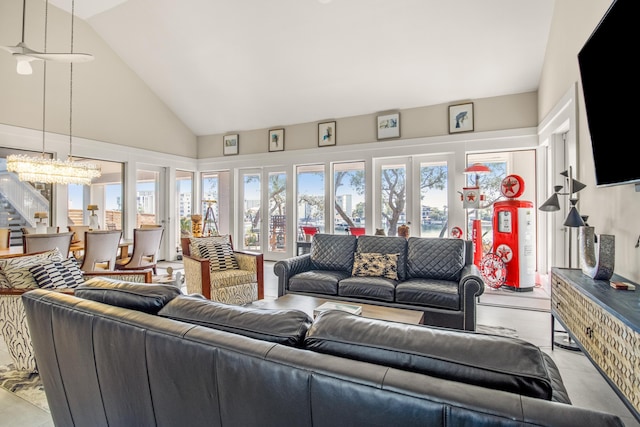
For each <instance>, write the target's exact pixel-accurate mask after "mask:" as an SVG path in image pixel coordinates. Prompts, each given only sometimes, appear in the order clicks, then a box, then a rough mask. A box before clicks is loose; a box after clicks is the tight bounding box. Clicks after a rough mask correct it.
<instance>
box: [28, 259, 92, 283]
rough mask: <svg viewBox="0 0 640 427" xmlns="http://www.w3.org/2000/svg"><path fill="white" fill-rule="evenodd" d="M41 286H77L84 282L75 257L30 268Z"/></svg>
mask: <svg viewBox="0 0 640 427" xmlns="http://www.w3.org/2000/svg"><path fill="white" fill-rule="evenodd" d="M29 271H30V272H31V274H32V275H33V280H35V281H36V283H37V284H38V286H39V287H41V288H43V289H65V288H75V287H76V286H78V285H81V284H83V283H84V277H83V275H82V270H80V267H78V262H77V261H76V260H75V259H73V258H68V259H65V260H64V261H48V262H44V263H42V264H40V265H34V266H33V267H31V268H30V269H29Z"/></svg>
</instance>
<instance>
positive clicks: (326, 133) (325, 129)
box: [318, 122, 336, 147]
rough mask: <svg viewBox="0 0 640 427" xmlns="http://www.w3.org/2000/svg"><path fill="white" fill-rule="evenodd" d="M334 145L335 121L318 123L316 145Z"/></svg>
mask: <svg viewBox="0 0 640 427" xmlns="http://www.w3.org/2000/svg"><path fill="white" fill-rule="evenodd" d="M328 145H336V122H324V123H318V147H326V146H328Z"/></svg>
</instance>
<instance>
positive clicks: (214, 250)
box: [198, 242, 238, 271]
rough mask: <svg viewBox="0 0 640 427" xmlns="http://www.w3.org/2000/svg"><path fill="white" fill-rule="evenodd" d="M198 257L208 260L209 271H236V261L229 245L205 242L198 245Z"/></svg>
mask: <svg viewBox="0 0 640 427" xmlns="http://www.w3.org/2000/svg"><path fill="white" fill-rule="evenodd" d="M198 250H199V252H200V257H201V258H205V259H208V260H209V270H210V271H221V270H238V261H236V257H235V255H234V254H233V249H232V248H231V245H230V244H229V243H225V242H207V243H205V244H199V245H198Z"/></svg>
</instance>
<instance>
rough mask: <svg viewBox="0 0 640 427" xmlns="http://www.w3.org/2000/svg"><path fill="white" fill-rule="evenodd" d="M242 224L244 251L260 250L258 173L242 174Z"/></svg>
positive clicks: (259, 188) (259, 187) (259, 175)
mask: <svg viewBox="0 0 640 427" xmlns="http://www.w3.org/2000/svg"><path fill="white" fill-rule="evenodd" d="M241 177H242V178H241V179H242V184H241V185H242V188H241V191H242V198H241V199H242V200H243V210H242V224H244V226H243V230H244V234H243V237H244V239H243V241H244V242H243V243H244V249H251V250H257V251H259V250H260V226H261V225H262V221H261V220H260V194H261V186H260V184H261V179H260V177H261V174H260V172H259V171H255V172H249V171H247V172H242V173H241Z"/></svg>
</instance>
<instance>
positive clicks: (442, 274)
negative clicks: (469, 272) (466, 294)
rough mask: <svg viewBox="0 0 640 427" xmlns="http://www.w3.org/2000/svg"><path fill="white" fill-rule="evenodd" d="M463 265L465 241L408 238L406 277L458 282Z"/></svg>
mask: <svg viewBox="0 0 640 427" xmlns="http://www.w3.org/2000/svg"><path fill="white" fill-rule="evenodd" d="M464 265H465V241H464V240H462V239H438V238H428V237H410V238H409V241H408V242H407V276H408V277H409V278H411V277H420V278H425V279H440V280H451V281H454V282H458V281H459V280H460V276H461V272H462V268H463V267H464Z"/></svg>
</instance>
